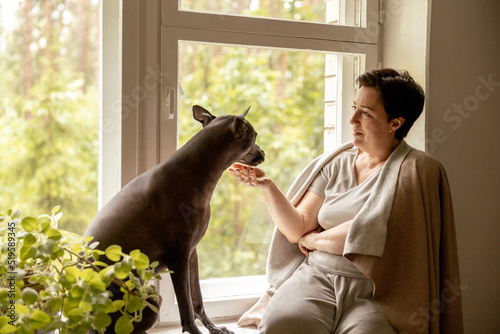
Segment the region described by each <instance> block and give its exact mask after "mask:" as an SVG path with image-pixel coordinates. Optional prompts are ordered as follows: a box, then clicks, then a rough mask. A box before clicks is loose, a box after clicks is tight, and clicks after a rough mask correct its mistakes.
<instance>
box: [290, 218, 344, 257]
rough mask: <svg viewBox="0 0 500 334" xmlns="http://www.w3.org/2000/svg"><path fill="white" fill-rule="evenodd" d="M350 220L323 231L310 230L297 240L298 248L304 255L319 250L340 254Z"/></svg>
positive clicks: (342, 250) (342, 251)
mask: <svg viewBox="0 0 500 334" xmlns="http://www.w3.org/2000/svg"><path fill="white" fill-rule="evenodd" d="M351 223H352V220H349V221H347V222H345V223H342V224H340V225H337V226H335V227H332V228H330V229H328V230H324V231H318V230H316V231H311V232H309V233H307V234H305V235H304V236H303V237H302V238H300V240H299V248H300V250H301V251H302V253H304V254H305V255H306V256H309V252H310V251H315V250H319V251H322V252H325V253H330V254H335V255H342V254H343V253H344V245H345V240H346V238H347V232H348V231H349V227H351Z"/></svg>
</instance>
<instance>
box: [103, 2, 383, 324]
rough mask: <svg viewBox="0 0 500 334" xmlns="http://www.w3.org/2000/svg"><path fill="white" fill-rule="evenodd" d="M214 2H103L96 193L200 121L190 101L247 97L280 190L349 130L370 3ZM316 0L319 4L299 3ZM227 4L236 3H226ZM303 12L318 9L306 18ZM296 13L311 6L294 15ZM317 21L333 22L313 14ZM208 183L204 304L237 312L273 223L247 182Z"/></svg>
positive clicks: (260, 282)
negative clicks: (276, 12)
mask: <svg viewBox="0 0 500 334" xmlns="http://www.w3.org/2000/svg"><path fill="white" fill-rule="evenodd" d="M213 3H214V2H213V1H191V2H188V1H182V2H181V1H179V2H177V1H151V2H147V3H144V2H140V1H136V2H123V3H122V4H121V5H118V4H112V3H111V2H104V3H103V5H102V10H103V11H104V12H105V14H106V13H108V15H104V22H103V31H102V36H103V37H102V38H103V40H104V42H105V43H103V50H104V51H103V53H102V55H101V56H102V59H103V61H104V65H106V63H107V64H108V66H104V67H103V70H102V74H101V80H102V86H103V87H107V89H106V90H104V91H103V98H102V101H101V104H102V105H101V111H102V118H101V130H102V131H101V136H102V137H101V138H102V151H101V157H102V160H101V161H103V163H102V167H101V168H102V169H101V170H102V173H101V175H105V174H104V173H106V172H107V171H113V168H115V167H118V166H121V168H120V169H119V174H117V173H116V172H111V174H109V175H107V176H104V177H102V178H101V181H102V182H101V185H102V186H103V188H102V189H103V194H104V195H103V197H102V199H103V202H105V200H106V198H109V197H110V196H111V195H112V194H113V192H114V191H117V189H119V187H121V186H122V185H124V184H126V183H127V182H128V181H130V180H131V179H132V178H133V177H135V176H136V175H137V174H139V173H141V172H142V171H144V170H146V169H148V168H150V167H151V166H153V165H154V164H156V163H158V162H160V161H161V160H163V159H165V158H166V157H167V156H168V155H169V154H171V153H172V152H174V151H175V150H176V149H177V148H178V147H180V146H181V145H183V144H184V143H185V141H186V140H187V139H188V138H190V137H191V136H192V134H193V133H194V132H196V131H198V130H199V129H200V128H201V126H200V125H199V123H197V122H196V121H194V120H193V119H192V116H191V106H192V105H193V104H200V105H202V106H204V107H206V108H207V109H209V110H211V111H212V112H213V113H214V114H215V115H216V116H217V115H222V114H239V113H241V112H242V111H243V110H244V109H246V108H247V107H248V106H251V110H250V112H249V114H248V116H247V117H248V119H249V120H250V122H252V124H253V125H254V126H255V128H256V129H257V131H258V132H259V137H258V143H259V145H260V146H261V147H262V148H263V149H264V150H265V151H266V154H267V155H266V157H267V162H266V163H265V165H264V166H263V168H264V169H265V170H266V171H267V172H268V173H269V175H271V176H272V177H273V179H274V180H275V181H276V182H277V183H278V184H279V186H280V187H281V188H282V189H283V190H286V188H287V187H288V186H289V185H290V183H291V181H292V180H293V178H294V177H295V176H296V174H297V173H298V172H299V171H300V170H301V169H302V168H303V167H304V166H305V165H306V164H307V163H308V162H309V161H310V160H311V159H312V158H313V157H315V156H317V155H318V154H320V153H321V152H322V151H323V150H324V149H325V148H328V145H331V146H334V145H336V144H337V143H340V142H345V141H347V140H349V136H350V131H342V129H343V128H344V127H345V125H346V124H347V125H348V120H349V115H350V106H351V104H352V101H353V97H354V93H355V84H354V79H355V77H356V75H357V74H359V73H360V72H362V71H363V70H364V69H365V68H375V67H376V64H377V59H376V54H377V45H376V44H377V36H378V30H377V26H378V23H377V17H378V11H377V8H376V7H375V6H376V3H374V2H366V1H344V0H337V1H327V2H324V1H294V2H291V1H286V0H284V1H275V2H272V1H263V0H261V1H228V2H222V1H220V2H217V4H218V5H217V6H219V7H214V5H213ZM325 3H327V5H328V7H327V8H325V7H323V8H320V9H316V8H314V10H313V8H311V7H308V6H311V5H314V6H315V5H318V4H321V5H322V6H324V5H325ZM222 4H227V5H228V6H227V7H224V8H223V7H222ZM235 4H238V6H240V5H241V6H242V7H239V8H240V9H242V8H243V9H242V10H241V11H239V12H235V11H234V8H235V7H234V6H235ZM243 5H244V6H243ZM270 5H274V6H278V7H279V8H280V9H281V7H283V9H282V10H281V12H282V14H283V13H285V14H286V13H288V12H287V10H288V9H293V11H292V13H294V14H293V15H292V17H286V16H284V15H282V16H272V17H269V16H266V15H260V14H259V15H257V14H255V13H257V12H258V13H264V12H266V11H268V12H269V11H270V7H269V6H270ZM120 6H122V7H120ZM203 6H205V7H203ZM266 6H267V7H266ZM290 6H294V7H293V8H292V7H290ZM287 7H288V8H287ZM231 8H232V9H231ZM327 9H328V10H327ZM249 11H250V12H249ZM252 11H253V12H254V13H251V12H252ZM294 11H295V12H294ZM314 11H317V12H319V13H325V17H324V18H321V17H314V15H313V14H312V13H313V12H314ZM299 12H300V17H299V16H296V15H295V14H296V13H299ZM306 12H308V13H311V15H310V16H309V17H308V18H307V20H304V17H305V16H306V15H305V14H302V13H306ZM121 13H123V14H121ZM368 13H371V15H368ZM373 13H375V15H374V14H373ZM106 18H107V19H106ZM324 20H325V21H327V22H332V23H334V24H326V23H319V22H325V21H324ZM120 29H122V30H120ZM107 34H109V35H107ZM110 36H111V37H116V36H121V38H115V39H112V38H111V37H110ZM120 43H122V45H120ZM120 50H121V54H119V52H120ZM117 51H118V54H119V55H118V61H116V56H114V58H113V54H114V55H116V54H117ZM108 57H110V58H109V59H107V58H108ZM125 69H126V71H125ZM113 82H115V83H116V82H121V85H114V86H113V85H112V84H113ZM104 106H106V108H104ZM344 114H345V116H344ZM304 128H305V129H307V130H306V131H304V130H303V129H304ZM349 128H350V127H348V129H349ZM122 134H123V135H122ZM252 190H253V191H252ZM106 191H107V192H108V193H107V194H106V193H105V192H106ZM216 191H219V192H220V193H221V194H219V193H216V194H214V197H213V199H212V208H213V221H211V225H210V227H209V231H208V233H207V235H206V236H205V238H204V240H202V243H201V244H200V245H199V249H200V251H199V255H200V273H201V275H202V278H203V280H202V290H203V294H204V298H205V307H206V309H207V313H208V314H209V315H210V316H211V317H218V316H234V315H240V314H242V313H243V312H244V311H246V310H247V309H248V307H250V305H252V303H253V302H255V301H256V299H257V298H258V296H259V295H260V294H261V293H262V292H263V291H264V290H265V288H266V287H267V283H266V281H265V278H264V276H263V274H264V271H265V260H266V256H267V250H268V246H269V242H270V237H271V235H272V231H273V225H272V224H271V222H270V221H269V218H268V217H266V211H265V209H264V208H263V205H262V203H261V202H260V203H257V202H254V201H257V200H258V198H259V194H258V192H257V191H255V189H243V188H242V187H238V185H237V184H236V182H234V181H233V180H231V179H229V178H228V177H227V176H224V177H223V178H222V179H221V181H220V183H219V185H218V187H217V189H216ZM224 195H229V197H227V198H224V197H222V196H224ZM252 196H253V198H255V199H251V200H250V199H249V198H252ZM244 199H245V200H244ZM245 202H247V203H248V202H251V207H249V206H248V205H246V203H245ZM215 216H216V217H215ZM201 249H203V250H201ZM216 252H219V253H216ZM207 254H210V255H208V256H207ZM214 254H218V255H214ZM204 256H207V257H206V258H205V259H204V258H203V257H204ZM217 256H218V257H219V258H220V259H221V260H219V261H217V263H215V264H214V263H213V262H212V264H209V263H210V262H209V261H210V259H209V257H210V258H216V257H217ZM160 289H161V293H162V296H163V306H162V311H161V314H160V321H161V322H163V323H167V322H177V321H178V311H177V306H176V305H175V296H174V293H173V289H172V287H171V283H170V280H169V279H168V278H167V277H165V279H164V280H162V281H161V283H160Z"/></svg>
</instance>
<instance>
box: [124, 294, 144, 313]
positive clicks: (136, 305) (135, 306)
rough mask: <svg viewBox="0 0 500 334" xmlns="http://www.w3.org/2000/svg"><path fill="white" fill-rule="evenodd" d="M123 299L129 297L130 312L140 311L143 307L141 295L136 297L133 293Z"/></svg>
mask: <svg viewBox="0 0 500 334" xmlns="http://www.w3.org/2000/svg"><path fill="white" fill-rule="evenodd" d="M123 299H124V300H125V299H128V301H127V312H129V313H134V312H136V311H139V310H140V309H141V306H142V299H141V298H139V297H136V296H134V295H131V294H128V298H127V295H125V296H123Z"/></svg>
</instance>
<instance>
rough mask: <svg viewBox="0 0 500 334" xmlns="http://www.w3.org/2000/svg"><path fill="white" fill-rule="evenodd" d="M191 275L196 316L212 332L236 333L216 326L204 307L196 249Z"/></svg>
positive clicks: (219, 333)
mask: <svg viewBox="0 0 500 334" xmlns="http://www.w3.org/2000/svg"><path fill="white" fill-rule="evenodd" d="M189 277H190V283H191V298H192V300H193V308H194V314H195V316H196V318H198V319H199V320H200V321H201V322H202V323H203V325H204V326H205V328H207V329H208V331H209V332H210V334H234V333H233V332H232V331H230V330H229V329H227V328H226V327H216V326H215V325H214V324H213V322H212V321H211V320H210V319H209V318H208V316H207V314H206V313H205V308H204V307H203V297H202V295H201V289H200V279H199V273H198V254H197V253H196V249H195V250H194V251H193V254H191V261H190V262H189Z"/></svg>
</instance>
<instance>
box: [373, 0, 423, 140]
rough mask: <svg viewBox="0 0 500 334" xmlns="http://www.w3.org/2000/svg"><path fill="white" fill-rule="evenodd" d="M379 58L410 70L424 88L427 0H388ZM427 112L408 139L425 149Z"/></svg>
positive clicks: (384, 8) (416, 123)
mask: <svg viewBox="0 0 500 334" xmlns="http://www.w3.org/2000/svg"><path fill="white" fill-rule="evenodd" d="M381 20H382V28H381V40H380V45H381V48H380V54H379V61H380V62H381V63H382V66H383V67H392V68H395V69H404V70H407V71H408V72H409V73H410V74H411V76H412V77H413V79H415V81H416V82H418V83H419V84H420V85H421V86H422V88H423V89H424V90H425V58H426V57H425V53H426V42H427V38H426V37H427V0H412V1H402V0H386V1H384V4H383V8H382V13H381ZM425 113H426V111H425V110H424V112H423V113H422V115H421V116H420V117H419V118H418V119H417V121H416V122H415V124H414V125H413V127H412V128H411V130H410V133H409V134H408V137H407V138H406V140H407V142H408V143H409V144H410V145H412V146H413V147H416V148H418V149H421V150H423V149H424V140H425Z"/></svg>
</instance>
